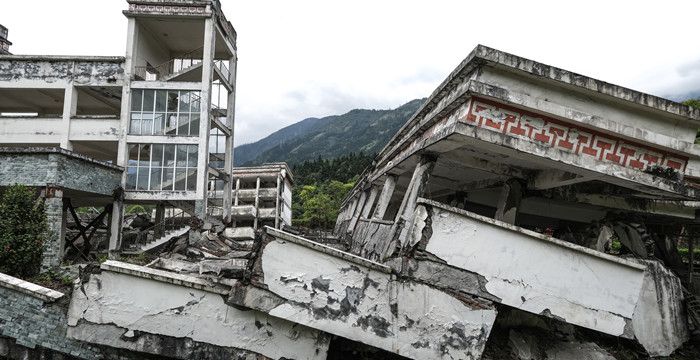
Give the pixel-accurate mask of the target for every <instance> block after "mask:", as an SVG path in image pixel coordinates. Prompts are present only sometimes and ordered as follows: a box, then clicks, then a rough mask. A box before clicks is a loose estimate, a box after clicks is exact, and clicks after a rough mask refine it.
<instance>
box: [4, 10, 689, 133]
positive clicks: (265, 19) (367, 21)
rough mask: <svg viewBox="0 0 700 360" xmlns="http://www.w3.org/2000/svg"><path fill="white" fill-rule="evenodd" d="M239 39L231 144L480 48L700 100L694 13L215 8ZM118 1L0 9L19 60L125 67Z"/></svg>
mask: <svg viewBox="0 0 700 360" xmlns="http://www.w3.org/2000/svg"><path fill="white" fill-rule="evenodd" d="M221 1H222V3H223V7H224V12H225V13H226V16H227V17H228V19H229V20H230V21H231V22H232V23H233V25H234V27H235V28H236V31H237V32H238V50H239V66H238V72H239V75H238V92H239V93H238V98H237V103H236V143H237V144H239V145H240V144H242V143H245V142H250V141H254V140H257V139H260V138H262V137H264V136H266V135H268V134H270V133H271V132H273V131H275V130H277V129H280V128H282V127H284V126H286V125H290V124H292V123H295V122H297V121H299V120H302V119H304V118H307V117H322V116H327V115H334V114H341V113H344V112H347V111H348V110H351V109H354V108H375V109H387V108H395V107H397V106H400V105H401V104H403V103H405V102H408V101H410V100H412V99H415V98H420V97H426V96H428V95H429V94H430V93H431V92H432V90H433V89H434V88H435V87H436V86H437V85H438V84H439V83H440V82H441V81H442V80H443V79H444V78H445V77H446V76H447V75H448V74H449V72H450V71H452V69H454V67H456V66H457V64H459V62H460V61H461V60H462V59H463V58H465V57H466V56H467V54H469V52H470V51H471V50H472V49H473V48H474V47H475V46H476V45H477V44H479V43H481V44H484V45H487V46H491V47H494V48H497V49H499V50H503V51H507V52H511V53H514V54H516V55H520V56H523V57H527V58H530V59H533V60H536V61H539V62H544V63H547V64H550V65H554V66H557V67H560V68H564V69H567V70H571V71H575V72H578V73H581V74H584V75H588V76H592V77H595V78H598V79H601V80H605V81H608V82H612V83H615V84H619V85H623V86H627V87H631V88H633V89H636V90H641V91H644V92H649V93H652V94H655V95H660V96H665V97H671V98H673V99H682V98H685V97H687V96H690V95H691V94H693V95H697V96H700V46H698V44H697V34H698V31H700V28H699V27H698V20H697V19H698V14H700V2H699V1H687V2H681V1H678V2H674V1H664V2H660V1H654V2H652V1H649V2H644V1H610V0H605V1H591V0H587V1H581V2H580V4H579V5H572V4H571V2H564V1H549V2H537V1H480V2H474V1H440V0H431V1H427V0H424V1H412V0H400V1H399V0H396V1H393V0H381V1H380V0H373V1H370V0H353V1H348V0H346V1H332V0H318V1H315V0H314V1H312V0H309V1H307V0H294V1H289V0H278V1H272V0H268V1H242V0H235V1H234V0H221ZM125 8H126V1H123V0H64V1H56V0H25V1H3V4H2V10H1V11H0V24H3V25H5V26H6V27H8V28H9V31H10V35H9V38H10V41H12V42H13V43H14V45H13V46H12V48H11V50H12V52H13V53H15V54H59V55H60V54H76V55H123V54H124V49H125V43H126V19H125V18H124V16H123V15H122V14H121V10H123V9H125Z"/></svg>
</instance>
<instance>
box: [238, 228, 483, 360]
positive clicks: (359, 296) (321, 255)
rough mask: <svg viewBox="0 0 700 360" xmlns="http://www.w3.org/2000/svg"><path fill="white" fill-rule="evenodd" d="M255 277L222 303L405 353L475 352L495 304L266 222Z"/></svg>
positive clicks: (456, 355) (469, 355) (459, 355)
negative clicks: (255, 282)
mask: <svg viewBox="0 0 700 360" xmlns="http://www.w3.org/2000/svg"><path fill="white" fill-rule="evenodd" d="M266 231H267V234H268V235H270V236H271V237H270V238H268V239H267V241H266V243H265V245H264V247H263V248H262V249H261V255H260V259H259V261H260V265H261V267H260V269H261V270H260V271H261V273H259V274H257V278H258V279H259V281H260V284H261V285H263V286H264V287H265V289H262V288H257V287H250V286H249V287H240V288H238V289H234V292H233V293H232V296H231V297H230V298H229V300H228V301H229V303H233V304H235V305H239V306H246V307H251V308H253V309H256V310H259V311H263V312H266V313H269V314H270V315H272V316H275V317H279V318H282V319H286V320H289V321H293V322H296V323H299V324H302V325H305V326H308V327H311V328H315V329H318V330H322V331H325V332H328V333H330V334H334V335H337V336H342V337H344V338H347V339H350V340H354V341H358V342H362V343H365V344H367V345H370V346H375V347H378V348H380V349H384V350H386V351H390V352H393V353H396V354H400V355H401V356H405V357H408V358H412V359H478V358H480V357H481V354H482V351H483V349H484V345H485V343H486V340H487V338H488V335H489V333H490V331H491V327H492V324H493V321H494V320H495V317H496V310H495V309H494V308H493V307H492V305H490V302H488V301H478V300H470V301H462V300H460V299H459V298H457V297H453V296H452V295H449V294H448V293H446V292H442V291H439V290H436V289H434V288H431V287H429V286H427V285H423V284H420V283H416V282H411V281H405V280H398V279H396V278H395V277H394V276H393V275H391V273H390V270H389V268H387V267H386V266H383V265H381V264H379V263H375V262H371V261H368V260H365V259H363V258H359V257H357V256H354V255H351V254H349V253H346V252H342V251H338V250H336V249H333V248H330V247H327V246H324V245H321V244H318V243H313V242H311V241H309V240H306V239H304V238H301V237H298V236H294V235H291V234H288V233H285V232H283V231H280V230H275V229H272V228H270V227H267V228H266Z"/></svg>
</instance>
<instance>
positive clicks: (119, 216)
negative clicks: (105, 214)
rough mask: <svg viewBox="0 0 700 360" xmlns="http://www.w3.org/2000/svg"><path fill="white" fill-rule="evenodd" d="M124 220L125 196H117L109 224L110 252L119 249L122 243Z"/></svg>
mask: <svg viewBox="0 0 700 360" xmlns="http://www.w3.org/2000/svg"><path fill="white" fill-rule="evenodd" d="M123 220H124V196H123V194H122V195H120V196H117V198H116V199H115V200H114V202H113V203H112V216H111V217H110V221H111V222H110V224H109V252H110V257H111V255H112V253H113V252H116V251H119V249H120V248H121V243H122V222H123Z"/></svg>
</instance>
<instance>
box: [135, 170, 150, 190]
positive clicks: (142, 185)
mask: <svg viewBox="0 0 700 360" xmlns="http://www.w3.org/2000/svg"><path fill="white" fill-rule="evenodd" d="M136 190H148V168H143V167H139V169H138V175H137V178H136Z"/></svg>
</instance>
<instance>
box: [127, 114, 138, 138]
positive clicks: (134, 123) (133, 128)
mask: <svg viewBox="0 0 700 360" xmlns="http://www.w3.org/2000/svg"><path fill="white" fill-rule="evenodd" d="M129 134H134V135H141V113H140V112H132V113H131V123H130V124H129Z"/></svg>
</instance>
